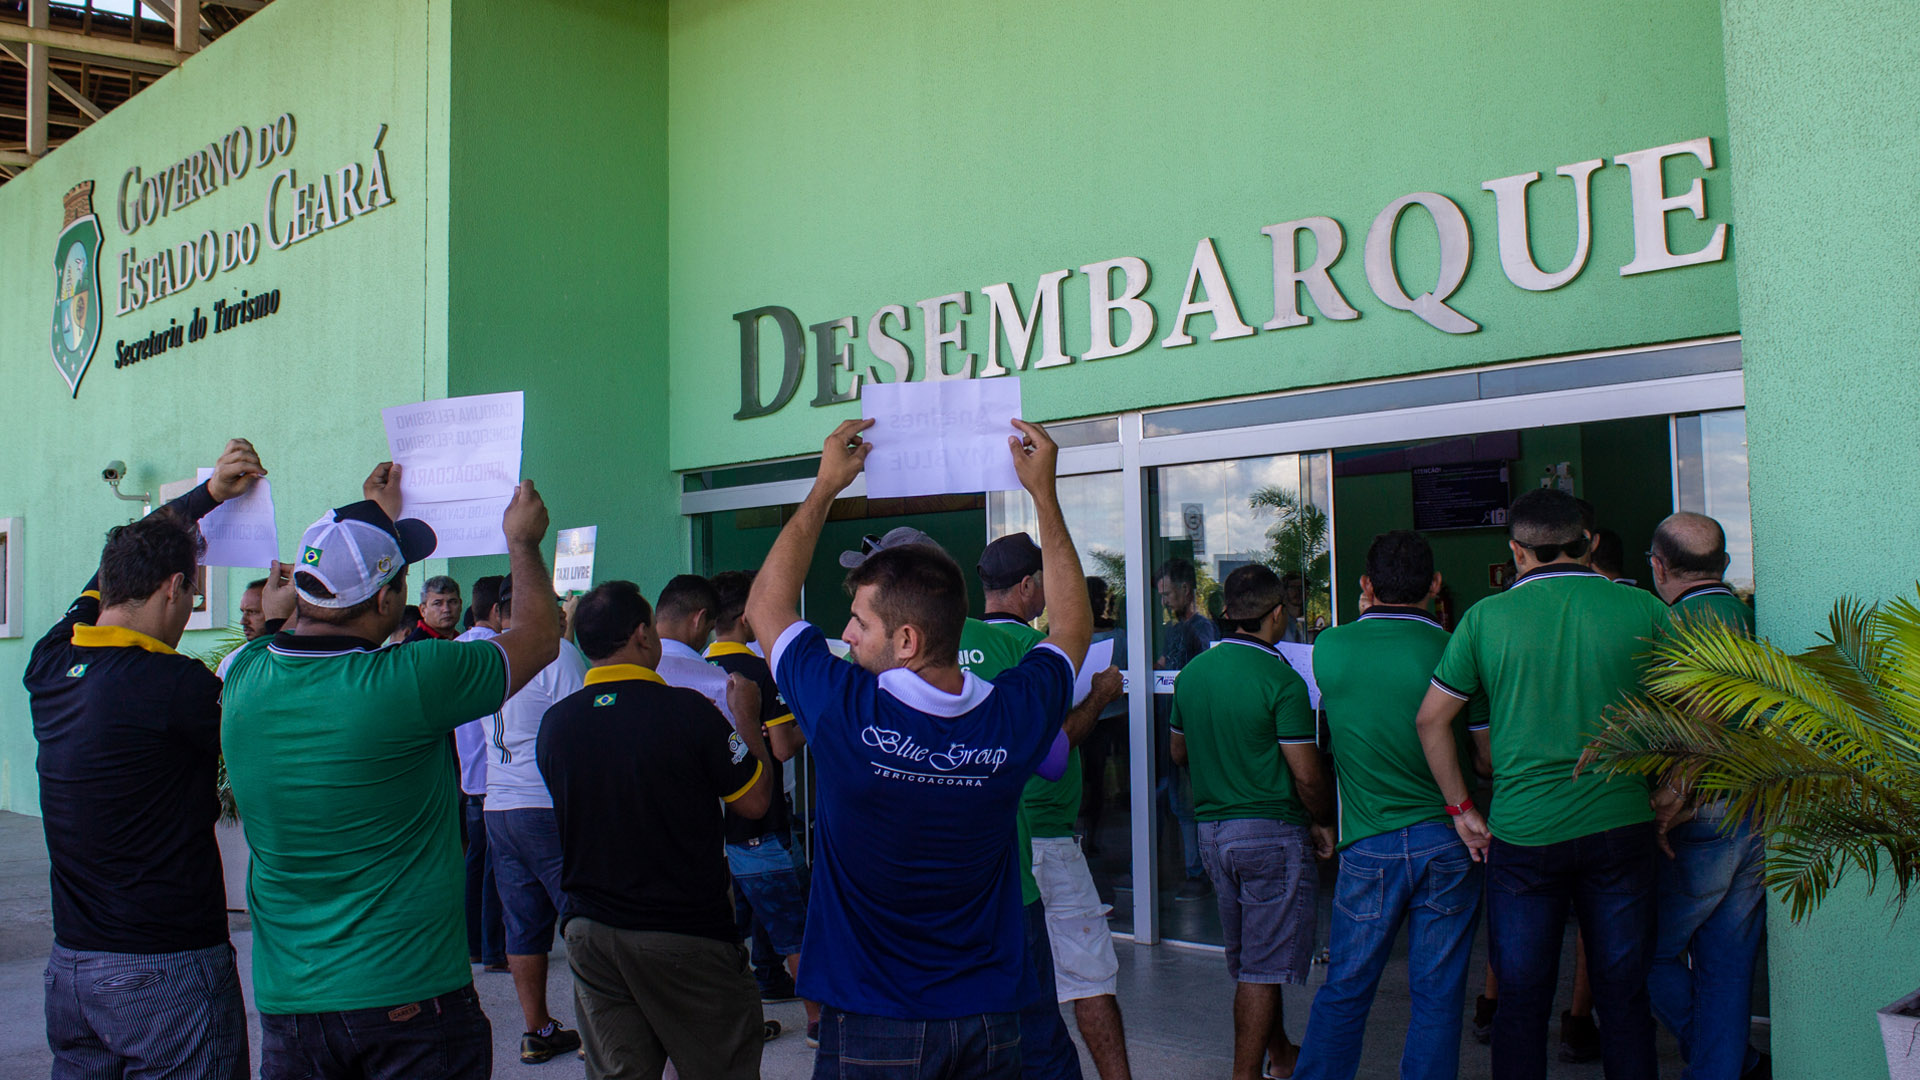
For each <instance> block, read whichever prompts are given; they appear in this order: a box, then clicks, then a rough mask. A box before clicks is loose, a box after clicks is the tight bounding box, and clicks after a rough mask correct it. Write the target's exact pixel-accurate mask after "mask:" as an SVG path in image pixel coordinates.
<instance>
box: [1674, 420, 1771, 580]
mask: <svg viewBox="0 0 1920 1080" xmlns="http://www.w3.org/2000/svg"><path fill="white" fill-rule="evenodd" d="M1673 476H1674V485H1673V486H1674V492H1673V495H1674V498H1673V504H1674V509H1676V510H1691V511H1693V512H1695V513H1699V514H1705V515H1707V516H1708V517H1710V518H1713V519H1714V520H1715V521H1718V522H1719V523H1720V526H1721V528H1723V529H1725V530H1726V532H1727V556H1728V559H1729V561H1728V563H1727V584H1729V585H1731V586H1733V590H1734V591H1735V592H1737V593H1739V594H1740V595H1742V596H1744V597H1747V598H1748V599H1749V601H1751V599H1752V597H1753V505H1752V502H1751V501H1750V500H1749V499H1748V498H1747V410H1745V409H1721V410H1718V411H1716V412H1704V413H1692V414H1689V415H1686V416H1676V417H1674V418H1673Z"/></svg>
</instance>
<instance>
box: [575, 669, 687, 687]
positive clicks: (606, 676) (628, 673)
mask: <svg viewBox="0 0 1920 1080" xmlns="http://www.w3.org/2000/svg"><path fill="white" fill-rule="evenodd" d="M635 679H638V680H642V681H644V682H657V683H660V684H662V685H665V683H666V681H667V680H665V679H663V678H661V677H660V676H659V675H658V674H656V673H655V672H654V670H653V669H652V668H648V667H641V666H640V665H639V664H606V665H603V666H601V667H596V668H589V669H587V677H586V685H588V686H593V685H595V684H596V683H604V682H631V681H633V680H635Z"/></svg>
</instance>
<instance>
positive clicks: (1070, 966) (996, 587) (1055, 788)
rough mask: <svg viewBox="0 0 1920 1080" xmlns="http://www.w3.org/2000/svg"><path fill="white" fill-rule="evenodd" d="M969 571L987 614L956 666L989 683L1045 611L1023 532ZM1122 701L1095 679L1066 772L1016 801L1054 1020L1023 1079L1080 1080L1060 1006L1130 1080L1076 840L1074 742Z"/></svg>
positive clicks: (1041, 779)
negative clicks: (1060, 1079)
mask: <svg viewBox="0 0 1920 1080" xmlns="http://www.w3.org/2000/svg"><path fill="white" fill-rule="evenodd" d="M976 569H977V570H978V572H979V575H980V587H981V589H982V590H983V591H984V593H985V594H986V614H985V615H984V616H982V617H981V618H979V619H968V620H967V623H966V626H965V628H964V629H962V630H961V632H960V653H961V666H962V667H964V668H966V669H967V670H969V671H972V672H973V673H974V674H975V675H977V676H979V677H980V678H984V679H991V678H993V677H994V676H996V675H998V674H999V673H1000V672H1002V671H1005V670H1006V669H1008V668H1011V667H1012V666H1013V665H1014V664H1017V663H1019V662H1020V658H1021V657H1022V656H1025V655H1026V653H1027V651H1028V650H1029V649H1031V648H1033V647H1034V646H1035V645H1038V644H1039V643H1040V642H1042V641H1044V640H1046V635H1045V634H1043V633H1041V632H1040V631H1039V630H1036V629H1034V628H1033V625H1032V622H1033V620H1035V619H1038V618H1039V617H1040V616H1041V615H1042V614H1044V613H1045V611H1046V609H1047V597H1046V592H1045V589H1044V587H1043V585H1042V580H1041V567H1040V545H1038V544H1036V543H1034V542H1033V538H1032V537H1030V536H1028V535H1027V534H1026V533H1023V532H1019V533H1011V534H1009V535H1007V536H1003V537H1001V538H999V539H998V540H995V541H994V542H993V543H991V544H988V545H987V548H986V550H985V551H984V552H982V553H981V555H980V562H979V565H978V566H977V567H976ZM1119 694H1120V673H1119V671H1117V670H1111V669H1110V670H1108V671H1103V672H1100V673H1098V674H1096V675H1095V676H1094V677H1093V687H1092V689H1091V691H1090V692H1089V694H1088V696H1087V698H1086V699H1085V700H1083V701H1080V702H1076V703H1075V705H1074V709H1073V712H1072V713H1070V714H1069V715H1068V717H1067V721H1066V724H1065V725H1064V726H1063V728H1062V732H1061V733H1062V735H1064V736H1065V737H1066V739H1067V740H1068V743H1069V750H1068V752H1067V759H1066V772H1064V773H1062V774H1060V775H1059V776H1058V777H1057V778H1053V779H1050V778H1048V777H1046V776H1042V775H1038V774H1036V775H1035V776H1034V777H1033V778H1032V779H1030V780H1028V781H1027V787H1026V791H1025V793H1024V794H1023V795H1022V798H1021V803H1020V815H1019V819H1018V820H1019V825H1020V849H1021V850H1020V894H1021V899H1022V901H1023V902H1024V903H1025V904H1026V905H1027V915H1028V937H1029V941H1028V945H1029V947H1030V948H1031V949H1032V950H1033V951H1034V953H1035V956H1034V959H1035V961H1036V964H1035V970H1036V975H1037V977H1038V981H1039V983H1040V986H1039V992H1040V994H1041V995H1042V996H1041V998H1040V999H1039V1000H1038V1001H1037V1002H1036V1003H1035V1004H1034V1006H1033V1008H1032V1010H1029V1011H1030V1012H1032V1013H1033V1014H1034V1015H1035V1016H1036V1017H1039V1016H1041V1015H1043V1014H1052V1017H1054V1018H1056V1019H1053V1020H1041V1021H1040V1022H1039V1027H1040V1028H1041V1029H1043V1030H1044V1032H1045V1039H1044V1041H1045V1043H1046V1046H1047V1048H1046V1050H1043V1051H1041V1052H1039V1053H1036V1054H1031V1055H1029V1056H1032V1057H1033V1058H1034V1059H1035V1060H1034V1061H1033V1062H1032V1063H1031V1064H1032V1065H1033V1066H1034V1067H1033V1068H1028V1067H1027V1065H1028V1063H1026V1062H1023V1066H1022V1074H1023V1075H1026V1076H1061V1075H1064V1076H1077V1075H1079V1070H1078V1054H1077V1052H1075V1051H1074V1049H1073V1044H1072V1042H1071V1040H1069V1039H1067V1037H1066V1029H1065V1026H1064V1025H1063V1024H1060V1023H1058V1022H1057V1017H1058V1016H1059V1004H1064V1003H1066V1002H1069V1001H1071V1002H1072V1003H1073V1017H1074V1022H1075V1024H1076V1025H1077V1026H1078V1027H1079V1028H1080V1036H1081V1038H1083V1039H1085V1040H1086V1042H1087V1052H1088V1054H1089V1055H1090V1056H1091V1057H1092V1058H1093V1064H1094V1068H1095V1069H1096V1070H1097V1071H1098V1072H1099V1074H1100V1076H1101V1078H1102V1080H1120V1078H1123V1077H1129V1076H1131V1075H1132V1071H1131V1067H1130V1066H1129V1064H1128V1062H1127V1040H1126V1030H1125V1027H1124V1026H1123V1024H1122V1021H1121V1016H1120V999H1119V997H1118V996H1117V994H1118V981H1119V973H1120V961H1119V958H1118V957H1117V956H1116V955H1115V954H1114V951H1113V934H1112V931H1111V930H1110V929H1109V928H1108V926H1107V913H1108V912H1109V911H1111V910H1112V909H1111V908H1109V907H1108V906H1107V905H1105V904H1103V903H1101V902H1100V893H1099V891H1098V890H1097V889H1095V888H1094V884H1093V874H1092V872H1091V871H1090V870H1088V869H1087V860H1086V856H1084V855H1083V854H1081V851H1080V844H1079V841H1077V840H1076V839H1074V835H1073V830H1074V825H1075V824H1076V823H1077V821H1078V820H1079V817H1080V793H1081V787H1082V784H1083V780H1082V777H1081V764H1080V748H1079V743H1080V740H1081V739H1083V738H1085V737H1086V735H1087V734H1088V733H1089V732H1090V731H1092V728H1093V724H1094V723H1095V722H1097V721H1098V719H1099V716H1100V711H1101V710H1102V709H1104V708H1106V706H1107V705H1108V704H1109V703H1110V702H1112V701H1113V700H1114V699H1115V698H1117V697H1118V696H1119ZM1043 954H1044V955H1043ZM1022 1023H1023V1030H1022V1047H1021V1050H1022V1054H1023V1055H1028V1048H1027V1045H1026V1043H1027V1040H1026V1028H1027V1027H1029V1026H1033V1025H1032V1024H1031V1023H1030V1022H1029V1021H1028V1013H1026V1012H1023V1013H1022Z"/></svg>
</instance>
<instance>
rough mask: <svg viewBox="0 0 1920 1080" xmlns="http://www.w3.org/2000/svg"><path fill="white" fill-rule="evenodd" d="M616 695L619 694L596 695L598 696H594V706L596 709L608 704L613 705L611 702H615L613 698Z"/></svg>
mask: <svg viewBox="0 0 1920 1080" xmlns="http://www.w3.org/2000/svg"><path fill="white" fill-rule="evenodd" d="M616 696H618V695H615V694H601V695H600V696H599V697H596V698H594V699H593V707H594V708H596V709H599V708H605V707H606V706H608V705H611V704H613V699H614V698H615V697H616Z"/></svg>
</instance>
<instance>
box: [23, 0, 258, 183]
mask: <svg viewBox="0 0 1920 1080" xmlns="http://www.w3.org/2000/svg"><path fill="white" fill-rule="evenodd" d="M268 2H269V0H0V183H5V182H6V181H8V180H10V179H12V178H13V177H14V176H16V175H18V174H19V173H20V172H21V171H22V170H23V169H26V168H29V167H31V166H32V165H33V163H34V162H35V161H38V160H39V159H40V158H42V157H44V156H46V154H47V153H48V152H49V151H51V150H54V149H56V148H57V147H59V146H60V144H62V143H64V142H65V141H66V140H67V139H68V138H70V137H72V135H73V134H74V133H75V132H77V131H80V130H82V129H84V128H85V127H87V125H89V124H91V123H93V122H94V121H95V120H98V119H100V118H101V117H102V116H105V115H106V114H107V113H108V112H109V111H110V110H112V109H114V108H115V107H117V106H119V105H120V104H121V103H122V102H125V101H126V100H127V99H128V98H131V97H132V96H133V95H135V94H137V93H139V92H140V91H141V90H144V89H145V88H147V87H148V86H151V85H153V83H154V81H155V80H157V79H159V78H160V77H161V76H163V75H165V74H166V73H167V72H169V71H172V70H173V69H174V68H176V67H178V66H179V65H180V63H181V62H182V61H184V60H185V59H186V58H187V57H188V56H190V55H192V54H193V53H195V52H197V51H199V50H200V49H201V48H204V47H205V46H206V45H208V44H209V43H211V42H212V41H213V40H214V39H216V38H218V37H219V36H220V35H222V34H224V33H226V32H227V31H229V30H232V29H233V28H234V27H236V26H238V25H240V23H241V22H242V21H244V20H245V19H246V18H247V16H249V15H251V14H253V13H254V12H256V11H259V10H260V9H261V8H262V7H265V6H266V4H267V3H268Z"/></svg>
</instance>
